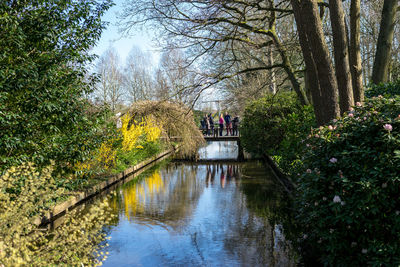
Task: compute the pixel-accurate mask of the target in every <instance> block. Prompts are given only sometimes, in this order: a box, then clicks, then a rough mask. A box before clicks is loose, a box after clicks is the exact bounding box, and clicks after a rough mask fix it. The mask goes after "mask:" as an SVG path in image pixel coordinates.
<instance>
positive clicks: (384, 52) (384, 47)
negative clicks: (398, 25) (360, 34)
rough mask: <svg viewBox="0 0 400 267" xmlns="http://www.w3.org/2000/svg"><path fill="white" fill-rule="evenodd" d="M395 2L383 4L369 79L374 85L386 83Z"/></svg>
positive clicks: (386, 0)
mask: <svg viewBox="0 0 400 267" xmlns="http://www.w3.org/2000/svg"><path fill="white" fill-rule="evenodd" d="M397 2H398V0H385V2H383V9H382V18H381V25H380V29H379V36H378V43H377V45H376V54H375V60H374V68H373V70H372V78H371V80H372V83H374V84H379V83H381V82H386V81H387V77H388V68H389V62H390V51H391V49H392V41H393V32H394V23H395V17H396V10H397Z"/></svg>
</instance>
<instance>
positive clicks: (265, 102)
mask: <svg viewBox="0 0 400 267" xmlns="http://www.w3.org/2000/svg"><path fill="white" fill-rule="evenodd" d="M299 107H300V105H299V103H298V101H297V99H296V96H295V95H294V94H293V93H280V94H276V95H268V96H266V97H263V98H261V99H258V100H256V101H253V102H251V103H250V104H249V105H248V106H247V107H246V109H245V111H244V116H243V120H242V124H241V128H240V131H241V132H240V133H241V141H242V142H243V146H244V148H245V149H246V150H247V151H248V152H250V153H253V154H255V155H263V154H272V153H273V152H274V151H276V150H277V149H278V148H279V144H280V143H281V142H282V140H283V138H284V136H285V129H283V128H282V127H280V126H281V123H282V121H283V120H284V119H285V117H286V116H287V115H288V114H291V113H293V112H295V111H296V110H298V109H299Z"/></svg>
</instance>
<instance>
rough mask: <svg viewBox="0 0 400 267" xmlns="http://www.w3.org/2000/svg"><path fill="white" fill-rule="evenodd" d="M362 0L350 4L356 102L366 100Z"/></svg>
mask: <svg viewBox="0 0 400 267" xmlns="http://www.w3.org/2000/svg"><path fill="white" fill-rule="evenodd" d="M360 2H361V1H360V0H351V4H350V51H349V52H350V71H351V81H352V85H353V96H354V102H363V101H364V87H363V78H362V67H361V48H360Z"/></svg>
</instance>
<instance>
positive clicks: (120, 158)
mask: <svg viewBox="0 0 400 267" xmlns="http://www.w3.org/2000/svg"><path fill="white" fill-rule="evenodd" d="M142 146H143V148H141V149H134V150H132V151H123V150H118V151H117V156H116V165H115V167H114V168H113V170H112V172H114V173H119V172H122V171H124V170H126V169H127V168H129V167H131V166H134V165H136V164H138V163H139V162H142V161H144V160H146V159H148V158H150V157H152V156H155V155H156V154H157V153H160V152H161V151H162V148H163V145H162V144H161V143H160V142H159V141H157V142H146V143H143V145H142Z"/></svg>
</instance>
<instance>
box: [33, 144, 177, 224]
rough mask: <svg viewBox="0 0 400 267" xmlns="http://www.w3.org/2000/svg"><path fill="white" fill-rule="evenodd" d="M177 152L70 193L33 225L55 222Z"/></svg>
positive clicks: (174, 149) (170, 151) (154, 158)
mask: <svg viewBox="0 0 400 267" xmlns="http://www.w3.org/2000/svg"><path fill="white" fill-rule="evenodd" d="M177 150H178V148H177V147H173V148H171V149H168V150H166V151H163V152H161V153H159V154H157V155H154V156H153V157H151V158H149V159H147V160H145V161H142V162H140V163H138V164H136V165H134V166H132V167H130V168H128V169H126V170H124V171H123V172H120V173H118V174H114V175H108V176H105V177H102V180H103V181H101V182H99V183H97V184H95V185H94V186H92V187H90V188H89V189H87V190H85V191H83V192H72V193H70V194H69V196H68V199H67V200H65V201H63V202H61V203H59V204H57V205H55V206H54V207H53V208H52V209H51V210H50V211H49V212H48V213H47V214H46V215H45V216H44V217H42V218H40V219H39V218H38V219H37V220H36V221H35V224H37V225H46V224H49V223H51V222H52V221H54V220H56V219H57V218H59V217H60V216H62V215H63V214H65V212H67V211H68V210H70V209H73V208H75V207H76V206H78V205H80V204H82V203H84V202H85V201H87V200H88V199H90V198H92V197H93V196H95V195H97V194H99V193H100V192H102V191H105V190H106V189H107V188H109V187H111V186H113V185H115V184H116V183H119V182H121V181H124V180H127V179H128V178H133V177H134V176H135V174H136V175H138V174H140V173H141V172H143V171H145V170H146V169H148V168H150V167H151V166H153V165H154V164H156V163H158V162H160V161H162V160H164V159H166V158H167V157H169V156H171V155H172V154H173V153H175V152H176V151H177Z"/></svg>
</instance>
